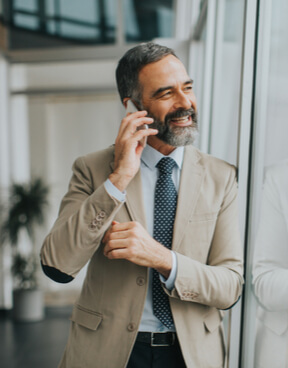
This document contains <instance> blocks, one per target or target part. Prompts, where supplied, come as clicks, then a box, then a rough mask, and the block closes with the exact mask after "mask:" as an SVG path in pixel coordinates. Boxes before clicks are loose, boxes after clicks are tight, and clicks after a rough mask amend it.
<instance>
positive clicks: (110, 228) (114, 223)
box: [102, 221, 119, 244]
mask: <svg viewBox="0 0 288 368" xmlns="http://www.w3.org/2000/svg"><path fill="white" fill-rule="evenodd" d="M116 224H119V222H117V221H112V224H111V226H110V227H109V229H108V230H107V231H106V233H105V235H104V236H103V238H102V243H104V244H105V243H107V241H108V240H109V236H110V234H111V230H112V226H113V225H116Z"/></svg>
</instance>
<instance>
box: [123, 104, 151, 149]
mask: <svg viewBox="0 0 288 368" xmlns="http://www.w3.org/2000/svg"><path fill="white" fill-rule="evenodd" d="M137 111H139V110H138V109H137V107H136V106H135V104H134V103H133V101H132V100H128V101H127V106H126V113H128V112H129V113H133V112H137ZM140 129H148V125H147V124H143V125H140V126H139V127H138V128H137V130H140ZM146 142H147V137H144V138H142V139H141V141H140V144H141V146H143V147H145V146H146Z"/></svg>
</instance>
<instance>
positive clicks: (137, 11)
mask: <svg viewBox="0 0 288 368" xmlns="http://www.w3.org/2000/svg"><path fill="white" fill-rule="evenodd" d="M174 21H175V14H174V1H173V0H145V1H138V0H124V25H125V26H124V27H125V39H126V41H128V42H129V41H132V42H137V41H148V40H152V39H153V38H156V37H173V36H174V33H175V32H174Z"/></svg>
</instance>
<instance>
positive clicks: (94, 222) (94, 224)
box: [92, 219, 98, 227]
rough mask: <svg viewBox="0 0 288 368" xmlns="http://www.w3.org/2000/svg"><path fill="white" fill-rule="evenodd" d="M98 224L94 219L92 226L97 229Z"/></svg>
mask: <svg viewBox="0 0 288 368" xmlns="http://www.w3.org/2000/svg"><path fill="white" fill-rule="evenodd" d="M97 224H98V221H97V219H94V220H93V221H92V225H93V226H94V227H95V226H97Z"/></svg>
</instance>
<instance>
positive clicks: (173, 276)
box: [159, 251, 178, 291]
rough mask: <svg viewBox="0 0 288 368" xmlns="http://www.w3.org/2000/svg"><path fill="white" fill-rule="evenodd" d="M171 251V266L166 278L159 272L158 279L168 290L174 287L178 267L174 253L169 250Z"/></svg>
mask: <svg viewBox="0 0 288 368" xmlns="http://www.w3.org/2000/svg"><path fill="white" fill-rule="evenodd" d="M171 253H172V268H171V272H170V275H169V277H168V279H165V277H164V276H162V275H160V274H159V276H160V281H161V282H162V283H163V284H164V285H165V287H166V289H167V290H169V291H171V290H172V289H174V285H175V280H176V275H177V269H178V265H177V257H176V254H175V253H174V252H173V251H171Z"/></svg>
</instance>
